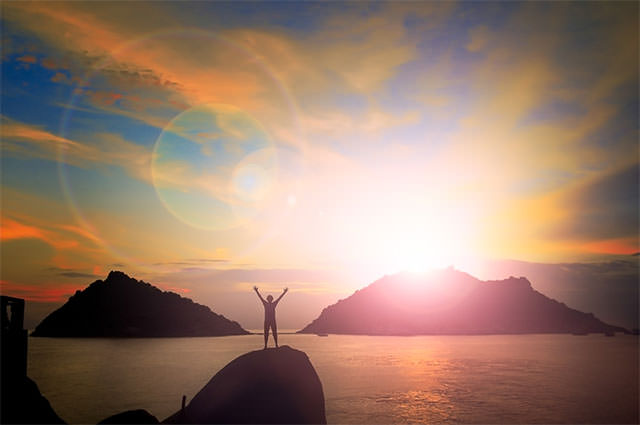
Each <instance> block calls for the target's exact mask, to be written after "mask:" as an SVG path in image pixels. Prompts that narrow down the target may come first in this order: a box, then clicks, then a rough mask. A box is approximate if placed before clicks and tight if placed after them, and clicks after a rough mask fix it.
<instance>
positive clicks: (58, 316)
mask: <svg viewBox="0 0 640 425" xmlns="http://www.w3.org/2000/svg"><path fill="white" fill-rule="evenodd" d="M248 333H249V332H247V331H246V330H244V329H243V328H242V327H241V326H240V325H239V324H238V323H237V322H234V321H231V320H229V319H227V318H225V317H224V316H222V315H219V314H216V313H214V312H213V311H211V310H210V309H209V307H206V306H204V305H201V304H197V303H195V302H193V301H192V300H190V299H188V298H184V297H181V296H180V295H178V294H176V293H173V292H164V291H162V290H160V289H158V288H156V287H155V286H152V285H150V284H149V283H146V282H143V281H138V280H136V279H133V278H131V277H129V276H127V275H126V274H124V273H122V272H120V271H112V272H110V273H109V275H108V276H107V278H106V279H105V280H97V281H95V282H93V283H92V284H91V285H89V286H88V287H87V288H85V289H84V290H82V291H76V293H75V294H74V295H73V296H71V297H70V298H69V300H68V301H67V302H66V303H65V304H64V305H63V306H62V307H60V308H59V309H57V310H55V311H54V312H52V313H51V314H49V315H48V316H47V317H46V318H45V319H44V320H43V321H42V322H41V323H40V324H39V325H38V326H37V327H36V328H35V330H34V331H33V332H32V334H31V335H32V336H44V337H136V338H139V337H187V336H190V337H193V336H224V335H245V334H248Z"/></svg>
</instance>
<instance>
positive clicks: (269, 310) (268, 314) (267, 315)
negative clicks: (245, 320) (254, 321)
mask: <svg viewBox="0 0 640 425" xmlns="http://www.w3.org/2000/svg"><path fill="white" fill-rule="evenodd" d="M253 290H254V291H256V294H258V297H259V298H260V301H262V305H264V349H265V350H266V349H267V340H268V339H269V328H271V332H272V333H273V340H274V341H275V342H276V348H277V347H278V327H277V326H276V306H277V305H278V302H279V301H280V300H281V299H282V297H284V294H286V293H287V291H288V290H289V288H284V291H282V294H281V295H280V296H279V297H278V299H277V300H275V301H273V297H272V296H271V295H267V300H266V301H265V300H264V298H262V295H260V292H258V287H257V286H254V287H253Z"/></svg>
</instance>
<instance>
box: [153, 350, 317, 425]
mask: <svg viewBox="0 0 640 425" xmlns="http://www.w3.org/2000/svg"><path fill="white" fill-rule="evenodd" d="M326 422H327V421H326V418H325V411H324V394H323V392H322V384H321V383H320V379H319V378H318V374H317V373H316V371H315V369H314V368H313V366H312V365H311V362H310V361H309V358H308V357H307V355H306V354H305V353H303V352H302V351H298V350H294V349H292V348H291V347H288V346H283V347H280V348H273V349H267V350H259V351H252V352H250V353H247V354H244V355H242V356H240V357H238V358H236V359H235V360H233V361H232V362H231V363H229V364H228V365H226V366H225V367H224V368H223V369H222V370H220V371H219V372H218V373H217V374H216V375H215V376H214V377H213V378H211V380H210V381H209V382H208V383H207V385H205V386H204V388H202V390H200V392H199V393H198V394H197V395H196V396H195V397H194V398H193V400H191V402H190V403H189V404H188V405H187V406H186V407H185V408H184V409H183V410H180V411H178V412H177V413H175V414H174V415H172V416H170V417H169V418H167V419H165V420H164V421H163V423H191V424H220V423H229V424H241V423H242V424H294V423H295V424H324V423H326Z"/></svg>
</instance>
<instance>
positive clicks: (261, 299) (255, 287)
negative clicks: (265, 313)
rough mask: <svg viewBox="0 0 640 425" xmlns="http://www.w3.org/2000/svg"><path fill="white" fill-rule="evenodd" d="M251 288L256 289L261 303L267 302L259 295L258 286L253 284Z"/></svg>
mask: <svg viewBox="0 0 640 425" xmlns="http://www.w3.org/2000/svg"><path fill="white" fill-rule="evenodd" d="M253 290H254V291H256V294H258V298H260V301H262V304H266V303H267V302H266V301H265V300H264V298H262V295H260V292H258V287H257V286H254V287H253Z"/></svg>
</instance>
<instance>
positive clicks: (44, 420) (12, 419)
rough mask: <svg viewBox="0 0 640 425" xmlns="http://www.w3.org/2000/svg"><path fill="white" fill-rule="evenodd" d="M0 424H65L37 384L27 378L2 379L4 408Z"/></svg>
mask: <svg viewBox="0 0 640 425" xmlns="http://www.w3.org/2000/svg"><path fill="white" fill-rule="evenodd" d="M0 423H3V424H64V423H66V422H65V421H63V420H62V419H60V417H59V416H58V415H57V414H56V412H55V411H54V410H53V409H52V408H51V405H50V404H49V401H48V400H47V399H46V398H45V397H44V396H43V395H42V394H40V390H39V389H38V386H37V385H36V383H35V382H33V381H32V380H31V379H29V378H27V377H23V378H22V379H17V380H13V379H12V380H8V379H5V377H3V378H2V406H1V408H0Z"/></svg>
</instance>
